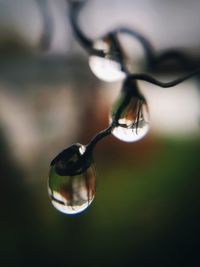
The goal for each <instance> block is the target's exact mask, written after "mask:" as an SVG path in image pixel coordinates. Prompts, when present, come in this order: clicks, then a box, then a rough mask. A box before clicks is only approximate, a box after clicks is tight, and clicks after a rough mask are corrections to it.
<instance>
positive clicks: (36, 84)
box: [0, 0, 200, 266]
mask: <svg viewBox="0 0 200 267" xmlns="http://www.w3.org/2000/svg"><path fill="white" fill-rule="evenodd" d="M199 11H200V2H199V1H197V0H192V1H186V0H183V1H178V0H175V1H164V0H162V1H160V0H140V1H139V0H134V1H128V0H126V1H119V0H109V1H105V0H103V1H100V0H93V1H92V0H88V1H87V3H86V5H85V7H84V8H83V10H82V12H81V14H80V25H81V27H82V29H83V30H84V32H85V33H86V34H87V35H88V36H90V37H91V38H97V37H100V36H102V35H103V34H105V33H106V32H108V31H109V30H110V29H112V28H114V27H116V26H119V25H128V26H130V27H131V28H134V29H136V30H138V31H139V32H141V33H143V34H144V36H146V37H147V38H148V39H149V40H150V41H151V42H152V44H153V45H154V46H155V49H156V50H157V51H158V52H161V51H163V50H164V49H169V48H177V49H180V50H181V51H184V52H185V53H187V54H188V55H190V56H191V58H194V59H195V60H198V59H199V58H200V31H199V24H200V17H199ZM67 14H68V4H67V1H64V0H58V1H53V0H29V1H26V0H16V1H13V0H0V143H1V150H0V180H1V194H0V204H1V220H0V238H1V244H0V262H1V266H36V265H37V266H50V265H56V266H198V265H199V264H200V262H199V224H200V216H199V210H200V209H199V208H200V199H199V191H200V190H199V186H200V181H199V164H200V160H199V154H200V138H199V137H200V136H199V122H200V117H199V115H200V105H199V103H200V97H199V80H198V79H199V77H196V78H194V79H190V80H188V81H187V82H184V83H183V84H181V85H179V86H176V87H174V88H170V89H161V88H159V87H156V86H153V85H148V84H147V83H145V82H139V85H140V89H141V91H142V93H143V94H144V96H145V97H146V99H147V102H148V104H149V110H150V116H151V130H150V133H149V134H148V135H147V136H146V137H145V138H144V139H142V140H141V141H139V142H137V143H131V144H128V143H123V142H121V141H119V140H117V139H115V138H114V137H108V138H106V139H105V140H103V141H101V142H100V143H99V144H98V145H97V147H96V149H95V153H94V159H95V164H96V168H97V192H96V197H95V200H94V201H93V203H92V204H91V206H90V207H89V208H88V209H87V210H86V211H85V212H83V213H82V214H79V215H76V216H67V215H64V214H61V213H59V212H58V211H57V210H55V209H54V208H53V207H52V206H51V203H50V201H49V198H48V194H47V178H48V172H49V164H50V162H51V160H52V159H53V158H54V157H55V155H56V154H57V153H58V152H60V151H61V150H63V149H64V148H66V147H67V146H69V145H70V144H72V143H75V142H80V143H83V144H87V143H88V142H89V140H90V139H91V138H92V136H93V135H94V134H95V133H96V132H97V131H100V130H101V129H104V128H106V127H107V125H108V113H109V110H110V108H111V105H112V103H113V101H114V100H115V98H116V97H117V95H118V93H119V91H120V88H121V83H118V82H117V83H104V82H101V81H99V80H98V79H97V78H95V76H94V75H93V74H92V73H91V71H90V69H89V67H88V55H87V54H86V52H85V51H84V50H83V49H82V48H81V47H80V46H79V44H78V42H77V41H76V40H75V38H74V36H73V33H72V29H71V27H70V23H69V17H68V15H67ZM123 45H124V46H125V48H126V49H127V51H129V56H130V59H131V60H132V64H133V66H134V67H133V68H135V72H138V71H143V70H144V62H145V55H144V53H143V50H142V48H141V46H140V44H139V43H138V42H137V40H134V39H132V38H131V39H128V38H127V39H124V42H123ZM181 74H183V73H181V72H178V74H177V70H176V68H173V65H172V68H170V71H169V68H167V71H162V73H159V72H157V73H154V76H156V77H157V78H159V79H160V80H163V81H169V80H170V79H172V78H175V77H177V75H179V76H180V75H181Z"/></svg>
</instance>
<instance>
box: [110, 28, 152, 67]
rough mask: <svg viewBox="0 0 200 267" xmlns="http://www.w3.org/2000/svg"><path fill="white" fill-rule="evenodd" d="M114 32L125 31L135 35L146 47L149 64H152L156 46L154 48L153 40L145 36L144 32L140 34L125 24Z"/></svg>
mask: <svg viewBox="0 0 200 267" xmlns="http://www.w3.org/2000/svg"><path fill="white" fill-rule="evenodd" d="M112 33H125V34H128V35H131V36H133V37H135V38H136V39H137V40H138V41H139V42H140V43H141V45H142V46H143V48H144V51H145V53H146V56H147V58H148V64H149V65H150V64H151V63H153V61H154V58H155V51H154V48H153V46H152V44H151V42H150V41H149V40H148V39H147V38H145V37H144V36H143V35H142V34H140V33H139V32H137V31H135V30H132V29H129V28H127V27H124V26H121V27H119V28H117V29H114V30H113V31H112Z"/></svg>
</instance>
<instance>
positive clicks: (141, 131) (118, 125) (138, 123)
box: [110, 91, 149, 142]
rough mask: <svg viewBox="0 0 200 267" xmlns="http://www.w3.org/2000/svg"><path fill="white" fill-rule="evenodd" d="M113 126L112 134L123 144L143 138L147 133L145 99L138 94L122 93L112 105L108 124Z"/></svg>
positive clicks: (147, 116)
mask: <svg viewBox="0 0 200 267" xmlns="http://www.w3.org/2000/svg"><path fill="white" fill-rule="evenodd" d="M113 122H114V124H115V126H114V128H113V129H112V134H113V135H114V136H115V137H117V138H118V139H120V140H122V141H125V142H134V141H138V140H140V139H141V138H143V137H144V136H145V135H146V134H147V132H148V131H149V112H148V107H147V103H146V101H145V99H144V98H143V97H142V96H141V95H139V94H137V93H136V94H132V95H130V94H128V95H127V94H126V92H124V91H122V92H121V95H120V97H119V99H118V100H117V101H116V102H115V104H114V105H113V109H112V111H111V115H110V123H113Z"/></svg>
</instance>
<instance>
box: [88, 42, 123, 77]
mask: <svg viewBox="0 0 200 267" xmlns="http://www.w3.org/2000/svg"><path fill="white" fill-rule="evenodd" d="M93 47H94V48H95V49H96V50H98V51H103V52H104V54H105V56H104V57H101V56H98V55H95V54H91V55H90V57H89V66H90V68H91V70H92V72H93V73H94V74H95V75H96V76H97V77H98V78H99V79H101V80H104V81H106V82H115V81H119V80H122V79H124V78H125V72H124V71H123V69H122V59H121V57H122V54H121V53H122V52H120V51H119V50H118V49H117V48H116V47H115V46H113V45H112V41H111V40H110V39H109V37H107V38H104V39H101V40H97V41H96V42H95V43H94V46H93Z"/></svg>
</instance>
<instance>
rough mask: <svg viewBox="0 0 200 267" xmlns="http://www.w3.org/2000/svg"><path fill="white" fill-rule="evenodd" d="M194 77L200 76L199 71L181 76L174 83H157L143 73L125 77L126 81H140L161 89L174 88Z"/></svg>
mask: <svg viewBox="0 0 200 267" xmlns="http://www.w3.org/2000/svg"><path fill="white" fill-rule="evenodd" d="M196 75H200V69H197V70H195V71H192V72H190V73H189V74H187V75H185V76H183V77H181V78H178V79H176V80H174V81H170V82H161V81H158V80H156V79H155V78H154V77H152V76H150V75H147V74H145V73H140V74H132V75H129V76H128V77H127V80H140V81H145V82H149V83H152V84H154V85H157V86H160V87H163V88H169V87H173V86H176V85H178V84H180V83H182V82H184V81H185V80H188V79H190V78H192V77H194V76H196Z"/></svg>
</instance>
